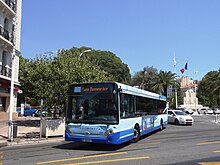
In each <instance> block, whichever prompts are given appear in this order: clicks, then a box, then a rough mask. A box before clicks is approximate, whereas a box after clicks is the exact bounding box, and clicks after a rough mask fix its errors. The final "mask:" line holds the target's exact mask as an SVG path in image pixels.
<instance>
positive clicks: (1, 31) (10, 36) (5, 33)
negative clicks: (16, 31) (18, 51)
mask: <svg viewBox="0 0 220 165" xmlns="http://www.w3.org/2000/svg"><path fill="white" fill-rule="evenodd" d="M0 35H1V36H2V37H4V38H5V39H7V40H8V41H9V42H11V43H12V44H14V35H13V34H12V33H9V31H8V30H6V29H4V28H2V26H0Z"/></svg>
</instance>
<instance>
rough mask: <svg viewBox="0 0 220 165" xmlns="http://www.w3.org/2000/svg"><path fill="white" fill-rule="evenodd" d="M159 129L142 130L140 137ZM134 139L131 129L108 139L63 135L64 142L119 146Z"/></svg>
mask: <svg viewBox="0 0 220 165" xmlns="http://www.w3.org/2000/svg"><path fill="white" fill-rule="evenodd" d="M166 126H167V123H166V122H164V127H166ZM158 129H160V126H156V127H152V128H148V129H146V130H142V131H141V132H140V135H141V136H142V135H145V134H148V133H150V132H153V131H156V130H158ZM133 137H134V133H133V129H128V130H124V131H121V132H117V133H114V134H111V135H109V136H108V137H88V136H71V135H70V134H69V133H68V132H66V133H65V140H66V141H76V142H93V143H104V144H121V143H124V142H126V141H130V140H132V139H133Z"/></svg>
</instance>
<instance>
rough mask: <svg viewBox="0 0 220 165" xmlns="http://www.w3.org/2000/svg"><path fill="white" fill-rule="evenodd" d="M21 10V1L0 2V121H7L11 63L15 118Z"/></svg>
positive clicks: (3, 0) (14, 115) (15, 114)
mask: <svg viewBox="0 0 220 165" xmlns="http://www.w3.org/2000/svg"><path fill="white" fill-rule="evenodd" d="M21 10H22V0H0V120H7V119H8V115H9V107H10V86H11V76H12V61H13V66H14V73H13V76H14V108H13V118H16V117H17V113H16V104H17V91H18V90H19V82H18V72H19V54H20V35H21Z"/></svg>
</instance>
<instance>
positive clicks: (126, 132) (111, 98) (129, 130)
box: [65, 82, 168, 144]
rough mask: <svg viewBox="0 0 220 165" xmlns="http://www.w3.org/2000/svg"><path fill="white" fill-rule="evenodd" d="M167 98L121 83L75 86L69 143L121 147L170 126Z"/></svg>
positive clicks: (70, 103)
mask: <svg viewBox="0 0 220 165" xmlns="http://www.w3.org/2000/svg"><path fill="white" fill-rule="evenodd" d="M166 109H167V104H166V97H164V96H161V95H159V94H156V93H152V92H149V91H145V90H141V89H138V88H135V87H131V86H128V85H124V84H121V83H117V82H108V83H83V84H72V85H70V87H69V90H68V109H67V113H66V124H67V126H66V131H65V140H66V141H77V142H92V143H105V144H121V143H124V142H127V141H132V142H137V141H138V140H139V139H140V136H142V135H145V134H147V133H150V132H152V131H155V130H162V129H163V128H165V127H166V126H167V123H168V122H167V118H168V117H167V112H166Z"/></svg>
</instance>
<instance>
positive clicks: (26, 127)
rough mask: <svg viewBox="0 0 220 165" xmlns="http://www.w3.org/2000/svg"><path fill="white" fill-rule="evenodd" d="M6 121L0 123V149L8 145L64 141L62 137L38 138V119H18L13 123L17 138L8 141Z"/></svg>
mask: <svg viewBox="0 0 220 165" xmlns="http://www.w3.org/2000/svg"><path fill="white" fill-rule="evenodd" d="M7 122H8V121H0V148H1V147H3V146H8V145H24V144H33V143H43V142H55V141H64V137H62V136H57V137H48V138H45V137H42V138H40V118H37V117H30V116H28V117H19V118H18V119H17V120H15V121H13V122H14V123H16V124H17V137H16V138H14V139H13V141H12V142H11V141H9V140H8V123H7Z"/></svg>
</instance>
